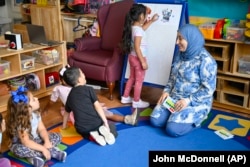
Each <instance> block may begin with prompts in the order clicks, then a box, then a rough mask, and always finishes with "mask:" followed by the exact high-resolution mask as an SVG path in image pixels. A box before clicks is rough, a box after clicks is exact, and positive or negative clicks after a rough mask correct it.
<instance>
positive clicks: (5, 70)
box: [0, 60, 10, 75]
mask: <svg viewBox="0 0 250 167" xmlns="http://www.w3.org/2000/svg"><path fill="white" fill-rule="evenodd" d="M9 73H10V62H9V61H6V60H0V75H3V74H9Z"/></svg>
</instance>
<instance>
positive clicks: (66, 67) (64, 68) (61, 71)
mask: <svg viewBox="0 0 250 167" xmlns="http://www.w3.org/2000/svg"><path fill="white" fill-rule="evenodd" d="M68 68H70V65H69V64H67V65H66V66H65V67H63V68H62V69H61V70H60V71H59V74H60V75H61V76H63V74H64V72H65V71H66V70H67V69H68Z"/></svg>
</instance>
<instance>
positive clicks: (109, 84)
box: [107, 82, 115, 100]
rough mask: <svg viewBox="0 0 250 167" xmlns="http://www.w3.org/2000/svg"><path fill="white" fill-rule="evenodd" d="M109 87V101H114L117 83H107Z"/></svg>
mask: <svg viewBox="0 0 250 167" xmlns="http://www.w3.org/2000/svg"><path fill="white" fill-rule="evenodd" d="M107 87H108V88H109V100H113V92H114V88H115V82H107Z"/></svg>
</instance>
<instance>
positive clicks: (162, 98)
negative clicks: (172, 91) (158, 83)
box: [157, 92, 169, 104]
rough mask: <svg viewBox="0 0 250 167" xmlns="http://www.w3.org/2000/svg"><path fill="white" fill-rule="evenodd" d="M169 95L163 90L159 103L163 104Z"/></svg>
mask: <svg viewBox="0 0 250 167" xmlns="http://www.w3.org/2000/svg"><path fill="white" fill-rule="evenodd" d="M168 96H169V94H168V93H167V92H163V93H162V95H161V97H160V99H159V100H158V102H157V104H162V103H163V101H164V99H166V98H167V97H168Z"/></svg>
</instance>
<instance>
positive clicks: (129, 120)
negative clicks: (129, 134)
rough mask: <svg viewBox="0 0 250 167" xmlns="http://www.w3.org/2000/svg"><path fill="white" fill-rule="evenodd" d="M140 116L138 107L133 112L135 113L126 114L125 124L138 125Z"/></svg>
mask: <svg viewBox="0 0 250 167" xmlns="http://www.w3.org/2000/svg"><path fill="white" fill-rule="evenodd" d="M139 116H140V112H138V109H137V108H136V109H135V111H134V112H133V114H131V115H126V116H125V118H124V122H125V124H129V125H135V126H136V125H137V123H138V118H139Z"/></svg>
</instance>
